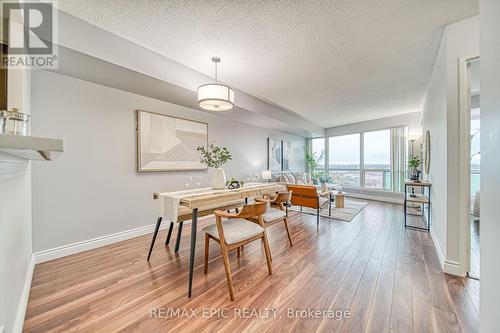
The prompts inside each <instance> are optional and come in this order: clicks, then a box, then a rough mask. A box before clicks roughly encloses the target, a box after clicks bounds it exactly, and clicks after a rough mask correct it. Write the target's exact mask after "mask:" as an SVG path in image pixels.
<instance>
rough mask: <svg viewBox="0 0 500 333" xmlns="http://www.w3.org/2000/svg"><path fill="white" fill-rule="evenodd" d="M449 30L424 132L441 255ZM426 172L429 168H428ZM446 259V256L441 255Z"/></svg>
mask: <svg viewBox="0 0 500 333" xmlns="http://www.w3.org/2000/svg"><path fill="white" fill-rule="evenodd" d="M446 45H447V38H446V33H445V34H444V35H443V39H442V40H441V46H440V48H439V51H438V54H437V57H436V62H435V65H434V70H433V72H432V77H431V81H430V83H429V88H428V91H427V97H426V101H425V104H424V108H423V118H422V132H423V134H424V135H425V132H426V131H427V130H428V131H429V132H430V134H431V164H430V171H429V174H428V175H425V174H424V177H427V179H429V180H430V181H431V182H432V189H431V191H432V192H431V195H432V210H431V221H432V232H433V233H434V235H435V241H436V240H437V244H436V248H437V249H438V253H439V252H441V253H440V254H441V256H444V252H445V249H446V219H447V210H446V198H447V190H446V184H447V181H446V162H447V161H446V147H447V142H448V141H447V136H446V105H447V103H446V84H447V79H446V74H447V71H446ZM424 172H425V170H424ZM441 259H444V258H441Z"/></svg>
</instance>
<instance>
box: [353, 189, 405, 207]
mask: <svg viewBox="0 0 500 333" xmlns="http://www.w3.org/2000/svg"><path fill="white" fill-rule="evenodd" d="M345 196H346V197H350V198H356V199H366V200H374V201H382V202H389V203H395V204H400V205H402V204H403V199H399V198H390V197H385V196H381V195H374V194H365V193H349V192H346V194H345Z"/></svg>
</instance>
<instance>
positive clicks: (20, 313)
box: [12, 254, 35, 333]
mask: <svg viewBox="0 0 500 333" xmlns="http://www.w3.org/2000/svg"><path fill="white" fill-rule="evenodd" d="M34 270H35V255H34V254H31V257H30V262H29V264H28V272H26V279H25V280H24V287H23V292H22V294H21V299H20V300H19V306H18V308H17V314H16V320H15V321H14V328H13V329H12V332H13V333H21V332H22V331H23V326H24V317H25V316H26V308H27V307H28V300H29V297H30V290H31V281H32V279H33V271H34Z"/></svg>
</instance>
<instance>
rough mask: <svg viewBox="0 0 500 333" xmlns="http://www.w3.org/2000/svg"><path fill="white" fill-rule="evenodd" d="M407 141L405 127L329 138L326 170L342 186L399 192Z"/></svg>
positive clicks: (404, 169)
mask: <svg viewBox="0 0 500 333" xmlns="http://www.w3.org/2000/svg"><path fill="white" fill-rule="evenodd" d="M406 138H407V127H406V126H401V127H394V128H388V129H383V130H376V131H369V132H362V133H355V134H349V135H340V136H334V137H330V138H329V139H328V151H327V155H326V159H327V160H328V166H327V170H328V172H329V174H330V176H331V177H332V178H333V181H334V183H337V184H340V185H343V186H348V187H349V186H351V187H363V188H373V189H380V190H389V191H392V190H394V191H401V190H402V186H401V184H403V183H404V179H405V178H404V173H405V171H406V169H407V168H406V152H407V149H406Z"/></svg>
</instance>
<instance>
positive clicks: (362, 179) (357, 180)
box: [329, 168, 392, 190]
mask: <svg viewBox="0 0 500 333" xmlns="http://www.w3.org/2000/svg"><path fill="white" fill-rule="evenodd" d="M329 174H330V176H331V177H332V178H333V180H334V182H336V183H339V184H341V185H343V186H352V187H365V188H373V189H381V190H391V189H392V177H391V171H390V170H386V169H366V170H360V169H333V168H330V169H329Z"/></svg>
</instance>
